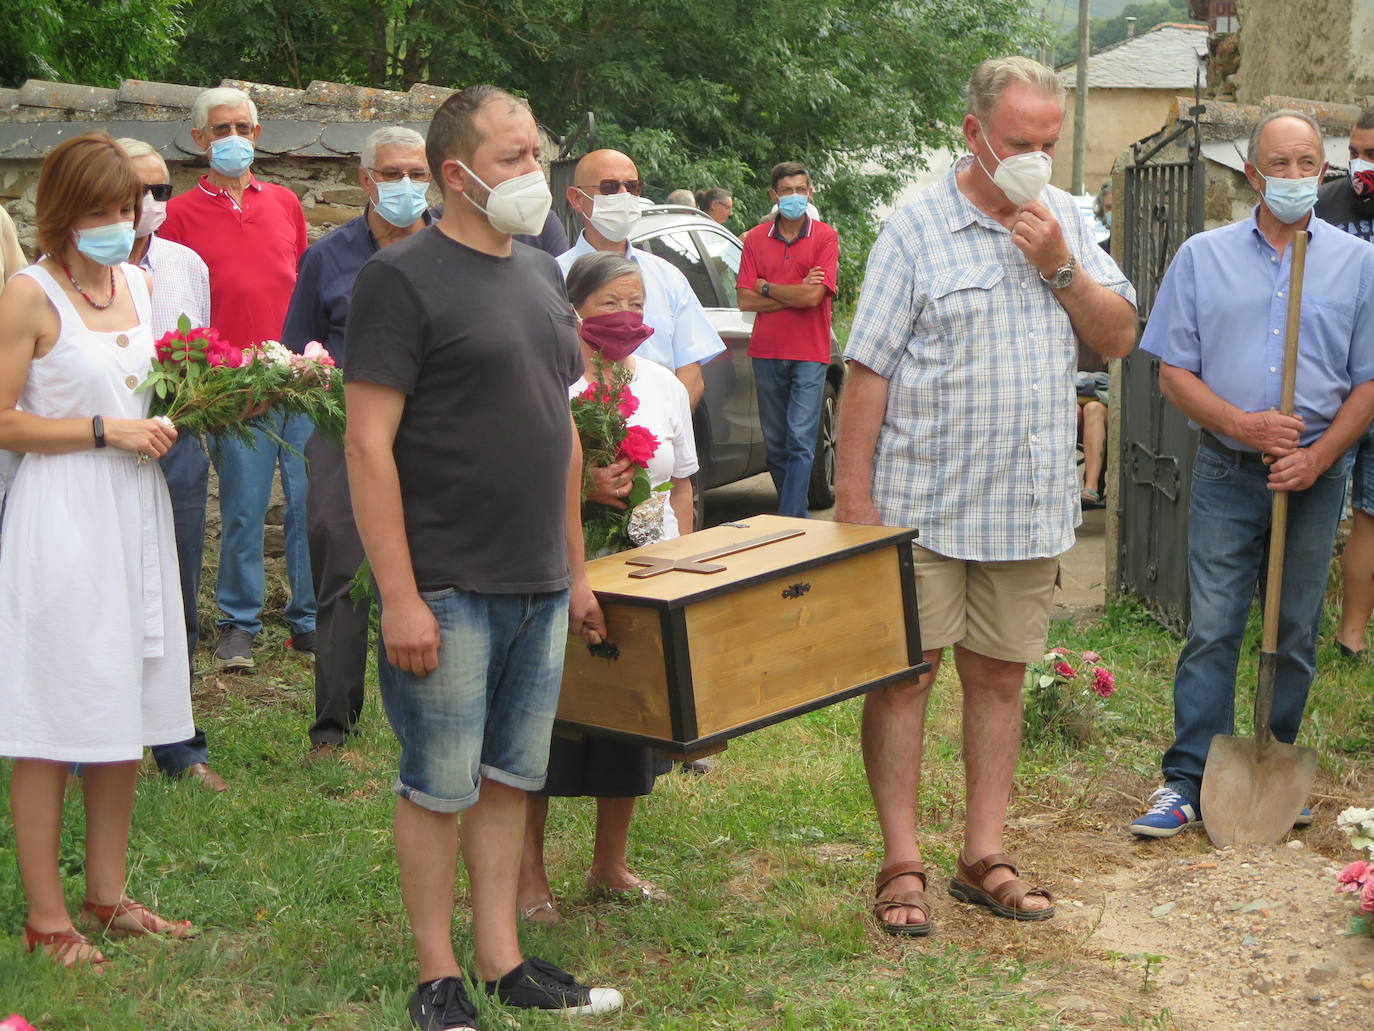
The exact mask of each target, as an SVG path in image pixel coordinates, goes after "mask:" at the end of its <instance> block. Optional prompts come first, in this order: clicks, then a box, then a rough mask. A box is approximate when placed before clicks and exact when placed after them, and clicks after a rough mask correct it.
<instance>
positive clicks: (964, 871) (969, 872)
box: [955, 852, 1054, 909]
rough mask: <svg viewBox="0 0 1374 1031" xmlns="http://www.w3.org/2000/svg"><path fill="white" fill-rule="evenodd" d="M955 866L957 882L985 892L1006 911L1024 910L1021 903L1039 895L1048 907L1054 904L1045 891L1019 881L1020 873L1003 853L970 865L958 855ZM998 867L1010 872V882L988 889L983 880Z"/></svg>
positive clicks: (993, 854) (1050, 896)
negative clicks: (957, 872) (1006, 909)
mask: <svg viewBox="0 0 1374 1031" xmlns="http://www.w3.org/2000/svg"><path fill="white" fill-rule="evenodd" d="M955 866H956V868H957V869H958V871H959V880H961V881H963V882H964V883H965V884H969V885H972V886H973V887H975V888H978V889H979V890H980V891H983V892H986V893H987V894H988V896H989V897H991V898H992V899H993V900H994V901H996V902H997V903H999V904H1000V905H1003V906H1006V907H1007V908H1008V909H1025V907H1024V906H1023V905H1021V903H1022V902H1024V901H1025V900H1026V898H1027V897H1028V896H1031V895H1039V896H1040V897H1041V898H1043V899H1045V901H1047V902H1048V903H1049V904H1050V905H1053V904H1054V896H1053V895H1052V894H1051V893H1050V892H1049V891H1048V890H1047V889H1045V888H1036V887H1033V886H1032V885H1031V884H1029V883H1027V882H1026V881H1024V880H1022V879H1021V871H1020V870H1019V869H1017V866H1016V864H1015V863H1013V862H1012V860H1011V856H1009V855H1006V854H1005V853H1002V852H994V853H992V854H991V855H987V856H984V857H983V858H982V859H980V860H978V862H976V863H972V864H970V863H965V862H964V856H963V853H960V854H959V857H958V859H957V861H956V863H955ZM999 866H1005V867H1006V868H1007V869H1008V870H1010V871H1011V880H1009V881H1003V882H1002V883H1001V884H999V885H997V886H996V887H995V888H989V887H988V886H987V885H986V884H984V883H983V879H984V878H985V877H987V875H988V874H990V873H991V872H992V871H993V870H995V869H997V868H998V867H999Z"/></svg>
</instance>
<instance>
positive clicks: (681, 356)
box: [558, 150, 725, 408]
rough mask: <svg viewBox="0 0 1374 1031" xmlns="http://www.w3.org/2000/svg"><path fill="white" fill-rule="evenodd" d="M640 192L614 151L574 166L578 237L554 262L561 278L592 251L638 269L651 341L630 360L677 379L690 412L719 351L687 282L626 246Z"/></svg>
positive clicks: (627, 164) (571, 192)
mask: <svg viewBox="0 0 1374 1031" xmlns="http://www.w3.org/2000/svg"><path fill="white" fill-rule="evenodd" d="M643 192H644V184H643V182H641V181H640V178H639V171H638V169H636V168H635V163H634V162H633V161H631V160H630V159H629V158H628V157H626V156H625V155H624V154H622V153H620V151H618V150H594V151H592V152H591V153H590V154H588V155H586V156H585V157H583V158H582V160H581V161H579V162H578V163H577V169H576V170H575V171H574V173H573V185H572V186H570V187H568V203H570V204H571V205H572V206H573V208H574V209H575V210H576V211H577V213H578V214H579V215H581V216H582V225H583V229H582V235H581V236H579V237H578V238H577V243H575V244H574V245H573V246H572V248H571V249H570V250H568V251H566V252H565V253H564V254H562V255H561V256H560V257H559V258H558V267H559V268H561V269H562V270H563V275H565V276H566V275H567V274H568V269H570V268H571V267H572V263H573V262H574V261H576V260H577V259H578V258H580V257H582V255H584V254H591V253H592V252H593V251H611V252H613V253H615V254H623V255H625V256H626V257H628V258H629V259H630V260H631V261H633V262H634V263H635V264H636V265H638V266H639V271H640V275H641V276H642V277H643V279H644V321H645V322H647V323H648V324H649V325H650V326H653V327H654V335H653V336H651V337H649V339H648V340H646V341H644V343H643V344H641V345H640V347H639V350H638V351H636V352H635V354H636V355H637V356H639V357H641V358H647V359H649V361H651V362H657V363H658V364H659V365H662V366H664V367H665V368H668V369H672V370H673V371H674V372H675V373H677V378H678V379H680V380H681V381H682V385H683V386H685V387H686V388H687V394H688V396H689V397H690V398H691V399H692V407H693V408H695V407H696V405H697V402H698V401H700V400H701V392H702V389H703V383H702V378H701V366H702V363H703V362H707V361H710V360H711V359H712V358H714V357H715V356H716V355H718V354H720V353H721V352H722V351H724V350H725V344H724V343H722V342H721V339H720V334H719V333H717V332H716V331H715V330H714V329H713V328H712V327H711V323H710V321H709V320H708V319H707V318H706V313H705V312H704V311H702V308H701V302H700V301H698V300H697V296H696V294H694V293H693V292H692V287H691V284H689V283H688V282H687V277H686V276H684V275H683V274H682V273H681V272H679V271H678V270H677V269H675V268H674V267H673V266H672V265H671V264H670V263H669V262H667V261H665V260H664V259H663V258H660V257H659V256H658V255H656V254H648V253H646V252H644V251H640V250H636V249H635V248H633V247H631V246H630V245H629V243H628V240H629V237H630V233H631V232H632V231H633V229H634V226H635V223H636V222H638V221H639V211H640V206H639V195H640V194H641V193H643Z"/></svg>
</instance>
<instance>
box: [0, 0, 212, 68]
mask: <svg viewBox="0 0 1374 1031" xmlns="http://www.w3.org/2000/svg"><path fill="white" fill-rule="evenodd" d="M189 3H190V0H6V2H5V4H4V10H5V16H4V19H3V24H4V26H5V31H4V32H3V33H0V86H19V85H21V84H23V82H24V80H25V79H52V80H56V81H59V82H79V83H84V84H86V85H90V86H118V85H119V83H120V81H121V80H123V79H125V78H143V77H145V76H147V75H148V73H149V72H150V71H151V70H152V69H154V68H157V67H159V66H160V65H162V64H163V63H164V62H166V61H168V60H170V59H171V58H172V57H173V55H174V54H175V53H176V49H177V44H178V43H179V41H180V38H181V31H182V17H181V16H182V12H183V11H184V10H185V9H186V7H187V5H188V4H189Z"/></svg>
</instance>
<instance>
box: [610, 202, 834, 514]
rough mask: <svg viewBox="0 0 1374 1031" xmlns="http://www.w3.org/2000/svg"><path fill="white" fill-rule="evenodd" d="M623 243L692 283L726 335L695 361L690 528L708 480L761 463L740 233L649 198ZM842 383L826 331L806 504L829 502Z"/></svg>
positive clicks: (746, 472)
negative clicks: (738, 283) (741, 285)
mask: <svg viewBox="0 0 1374 1031" xmlns="http://www.w3.org/2000/svg"><path fill="white" fill-rule="evenodd" d="M630 242H631V243H632V244H634V246H636V247H638V248H640V249H641V250H645V251H648V252H649V253H650V254H655V255H657V256H658V257H660V258H663V259H665V260H666V261H668V262H671V263H672V265H673V266H674V267H676V268H677V269H678V270H679V271H680V272H681V273H682V274H683V275H684V276H686V277H687V282H688V283H690V284H691V285H692V289H693V290H694V291H695V292H696V295H697V300H699V301H700V302H701V306H702V307H703V308H704V309H706V317H707V318H708V319H709V320H710V321H711V325H712V326H714V327H715V330H716V332H717V333H719V334H720V338H721V339H722V340H723V341H724V342H725V351H724V352H723V353H722V354H719V355H717V356H716V357H715V358H713V359H712V360H711V361H709V362H707V363H706V364H705V365H703V366H702V370H701V372H702V378H703V379H704V380H705V384H706V390H705V393H704V394H703V395H702V398H701V403H700V404H699V405H697V409H696V412H695V413H694V415H693V420H692V421H693V423H694V426H695V430H696V443H697V459H698V461H699V462H700V463H701V471H700V472H699V473H698V474H697V484H696V486H697V490H696V491H695V494H696V498H697V527H698V528H700V527H701V526H702V525H703V524H702V517H701V496H702V492H703V491H705V490H707V489H709V488H711V487H720V486H723V485H724V484H727V483H734V482H735V481H736V480H742V479H745V478H746V477H749V476H754V475H756V474H757V473H761V472H766V471H767V469H768V466H767V462H766V456H765V454H764V446H763V432H762V431H761V430H760V428H759V407H758V398H757V396H756V394H755V392H754V368H753V365H752V364H751V363H750V361H749V333H750V330H751V329H753V326H754V313H753V312H746V311H740V309H739V304H738V302H737V300H736V296H735V278H736V276H737V275H738V274H739V263H740V254H741V252H742V251H743V249H744V247H743V245H742V244H741V243H740V241H739V238H738V237H737V236H735V235H734V234H733V233H731V232H730V231H729V230H728V229H726V228H725V227H724V226H722V225H720V224H719V223H718V222H716V220H715V219H713V218H711V217H710V216H708V215H707V214H706V213H705V212H703V211H698V210H697V209H696V208H688V207H679V206H677V205H672V204H656V205H652V206H650V207H646V208H645V209H644V213H643V216H642V217H641V218H640V220H639V223H638V225H637V226H636V228H635V230H634V232H633V234H632V235H631V237H630ZM843 382H844V360H843V358H842V356H841V355H840V351H839V347H838V345H837V344H836V342H835V337H834V334H831V337H830V367H829V369H828V371H827V372H826V385H825V399H824V401H823V402H822V408H821V425H820V430H819V432H818V434H817V438H816V460H815V464H814V465H813V466H812V468H811V490H810V494H809V497H808V503H809V505H810V507H811V508H829V507H830V506H831V505H833V504H834V503H835V410H836V407H837V403H838V401H839V396H840V385H841V384H842V383H843Z"/></svg>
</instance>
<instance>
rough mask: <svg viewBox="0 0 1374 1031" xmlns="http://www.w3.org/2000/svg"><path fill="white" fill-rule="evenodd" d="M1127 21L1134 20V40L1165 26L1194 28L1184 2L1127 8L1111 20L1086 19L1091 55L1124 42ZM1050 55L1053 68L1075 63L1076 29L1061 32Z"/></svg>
mask: <svg viewBox="0 0 1374 1031" xmlns="http://www.w3.org/2000/svg"><path fill="white" fill-rule="evenodd" d="M1127 18H1135V19H1136V23H1135V34H1136V35H1137V36H1139V35H1142V34H1143V33H1145V32H1148V31H1149V30H1150V29H1152V28H1154V27H1155V26H1156V25H1162V24H1164V23H1165V22H1179V23H1182V24H1193V17H1192V15H1191V14H1189V13H1188V3H1187V0H1152V2H1149V3H1134V4H1127V5H1126V6H1125V7H1123V8H1122V9H1121V13H1119V14H1117V15H1116V16H1114V17H1111V18H1089V19H1088V35H1089V38H1090V39H1091V40H1092V48H1091V52H1092V53H1096V52H1097V51H1099V50H1101V49H1102V48H1103V47H1109V46H1111V45H1112V44H1113V43H1120V42H1121V41H1122V40H1124V39H1125V38H1126V19H1127ZM1052 53H1053V57H1052V58H1051V60H1050V63H1051V64H1052V65H1054V66H1055V67H1059V66H1060V65H1064V64H1068V63H1069V62H1071V61H1076V60H1078V28H1077V26H1074V25H1070V26H1069V27H1068V28H1065V29H1063V30H1061V31H1060V33H1059V36H1058V39H1057V40H1056V41H1055V43H1054V47H1053V51H1052Z"/></svg>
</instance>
